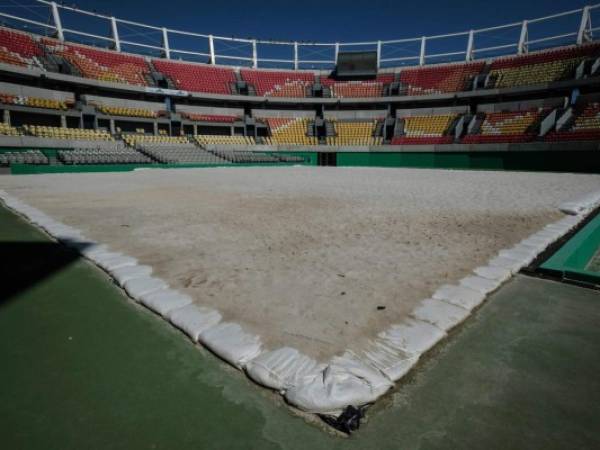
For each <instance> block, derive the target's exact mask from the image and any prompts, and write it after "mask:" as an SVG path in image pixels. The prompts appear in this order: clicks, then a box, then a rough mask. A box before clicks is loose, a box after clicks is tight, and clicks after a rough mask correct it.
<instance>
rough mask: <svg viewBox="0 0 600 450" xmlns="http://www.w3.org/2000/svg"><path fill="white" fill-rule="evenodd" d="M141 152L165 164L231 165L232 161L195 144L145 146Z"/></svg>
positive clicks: (141, 147)
mask: <svg viewBox="0 0 600 450" xmlns="http://www.w3.org/2000/svg"><path fill="white" fill-rule="evenodd" d="M139 150H140V151H141V152H143V153H145V154H146V155H148V156H150V157H151V158H152V159H155V160H156V161H158V162H161V163H165V164H186V163H187V164H229V163H230V161H229V160H226V159H224V158H221V157H219V156H217V155H215V154H214V153H211V152H208V151H206V150H204V149H202V148H199V147H197V146H195V145H194V144H191V143H188V144H179V145H172V144H162V145H157V144H153V145H147V144H143V145H141V146H140V147H139Z"/></svg>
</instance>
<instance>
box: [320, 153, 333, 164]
mask: <svg viewBox="0 0 600 450" xmlns="http://www.w3.org/2000/svg"><path fill="white" fill-rule="evenodd" d="M318 165H319V166H329V167H335V166H337V153H335V152H322V153H319V157H318Z"/></svg>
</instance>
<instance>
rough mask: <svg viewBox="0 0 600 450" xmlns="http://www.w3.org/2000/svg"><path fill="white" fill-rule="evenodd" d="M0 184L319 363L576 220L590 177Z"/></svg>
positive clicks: (229, 173)
mask: <svg viewBox="0 0 600 450" xmlns="http://www.w3.org/2000/svg"><path fill="white" fill-rule="evenodd" d="M0 188H2V189H5V190H6V191H7V192H9V193H10V194H12V195H15V196H16V197H18V198H19V199H21V200H22V201H24V202H26V203H28V204H29V205H31V206H34V207H36V208H39V209H40V210H42V211H43V212H45V213H46V214H48V215H50V216H51V217H52V218H54V219H56V220H60V221H62V222H64V223H65V224H67V225H71V226H74V227H76V228H78V229H80V230H81V231H82V232H83V233H84V235H85V236H87V237H89V238H92V239H94V240H96V241H98V242H101V243H105V244H108V245H109V246H110V248H111V249H112V250H115V251H118V252H123V253H125V254H127V255H129V256H133V257H135V258H137V259H138V261H139V262H140V263H141V264H145V265H149V266H151V267H152V268H153V269H154V275H155V276H157V277H160V278H162V279H163V280H165V281H166V282H168V283H169V285H170V286H171V287H172V288H175V289H177V290H180V291H182V292H185V293H186V294H189V295H190V296H192V298H193V299H194V301H195V302H197V303H198V304H201V305H204V306H209V307H213V308H215V309H217V310H218V311H219V312H220V313H221V314H222V315H223V318H224V320H226V321H232V322H237V323H239V324H241V325H242V326H243V327H244V329H246V330H248V331H250V332H252V333H254V334H256V335H259V336H260V337H261V339H262V342H263V344H264V345H265V347H266V348H271V349H274V348H278V347H281V346H291V347H294V348H297V349H299V350H301V351H302V352H304V353H305V354H306V355H308V356H310V357H313V358H315V359H317V360H318V361H326V360H329V359H330V358H331V357H333V356H334V355H338V354H340V353H342V352H343V351H344V350H345V349H347V348H349V347H351V348H360V347H361V345H362V344H363V343H366V342H367V340H368V339H370V338H372V337H373V336H375V335H376V334H377V333H378V332H380V331H382V330H384V329H385V328H386V327H388V326H389V325H391V324H395V323H400V322H401V321H402V319H403V318H405V317H406V316H407V315H408V314H410V312H411V311H412V310H413V309H414V308H415V306H416V305H418V303H419V302H421V301H422V300H424V299H427V298H429V297H431V295H432V294H433V293H434V291H435V290H436V289H437V288H438V287H439V286H440V285H442V284H445V283H456V282H458V280H460V279H461V278H463V277H465V276H467V275H469V273H470V272H471V271H472V270H473V269H474V268H475V267H477V266H480V265H485V264H486V262H487V261H488V260H489V259H490V258H492V257H493V256H494V255H495V254H496V253H497V252H498V251H499V250H501V249H505V248H509V247H511V246H512V245H515V244H516V243H517V242H519V241H520V240H522V239H524V238H526V237H527V236H529V235H531V234H532V233H534V232H536V231H537V230H539V229H541V228H542V227H543V226H544V225H546V224H548V223H551V222H554V221H556V220H558V219H560V218H561V217H563V216H564V215H563V214H562V213H560V212H559V211H558V210H557V206H558V205H559V204H560V203H561V202H563V201H565V200H569V199H571V198H574V197H577V196H579V195H581V194H584V193H587V192H589V191H593V190H597V189H598V188H600V177H598V176H592V175H572V174H554V173H548V174H541V173H511V172H473V171H435V170H410V169H377V168H302V167H295V168H243V169H240V168H215V169H196V170H145V171H136V172H133V173H102V174H60V175H39V176H21V177H3V178H2V179H0Z"/></svg>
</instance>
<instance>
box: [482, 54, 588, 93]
mask: <svg viewBox="0 0 600 450" xmlns="http://www.w3.org/2000/svg"><path fill="white" fill-rule="evenodd" d="M599 52H600V45H598V44H587V45H582V46H578V47H567V48H561V49H554V50H546V51H542V52H537V53H534V54H531V55H524V56H512V57H505V58H499V59H496V60H494V61H493V62H492V64H491V65H490V73H489V80H490V81H489V82H488V87H493V88H509V87H516V86H525V85H530V84H538V83H549V82H552V81H559V80H563V79H567V78H571V77H573V73H574V70H575V68H576V67H577V65H578V64H579V63H580V62H581V61H583V59H585V58H586V57H591V56H598V54H599Z"/></svg>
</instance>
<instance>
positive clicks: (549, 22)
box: [0, 0, 600, 70]
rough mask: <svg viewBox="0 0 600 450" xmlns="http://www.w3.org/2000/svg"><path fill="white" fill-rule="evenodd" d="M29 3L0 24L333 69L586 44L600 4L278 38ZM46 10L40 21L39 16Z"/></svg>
mask: <svg viewBox="0 0 600 450" xmlns="http://www.w3.org/2000/svg"><path fill="white" fill-rule="evenodd" d="M35 2H36V3H39V4H40V5H36V6H40V7H41V9H46V12H45V13H44V12H40V10H36V11H33V10H32V9H31V8H30V7H29V6H26V5H23V6H22V10H23V14H19V15H15V14H9V13H6V12H3V11H2V8H1V7H0V18H1V19H2V22H3V23H4V24H5V25H8V26H11V27H14V28H21V29H23V28H24V29H27V30H28V31H33V32H36V33H37V34H42V35H50V36H54V37H56V38H58V39H59V40H69V41H71V42H76V41H78V42H80V43H88V44H90V43H91V44H92V45H97V46H101V47H108V48H112V49H115V50H117V51H125V52H130V53H139V54H145V55H150V56H155V57H156V56H161V57H164V58H167V59H182V60H190V61H198V62H207V63H210V64H222V65H233V66H250V67H253V68H287V69H290V68H293V69H295V70H299V69H332V68H333V67H334V66H335V64H336V62H337V57H338V54H339V52H340V51H349V50H361V51H369V50H370V51H374V52H376V54H377V67H378V68H380V69H385V68H389V67H400V66H415V65H425V64H432V63H445V62H457V61H472V60H476V59H486V58H491V57H497V56H504V55H514V54H525V53H527V52H528V51H530V50H540V49H544V48H548V47H557V46H561V45H572V44H583V43H585V42H590V41H592V40H593V39H594V32H596V31H598V30H600V27H593V26H592V15H593V13H594V12H595V11H597V10H598V8H600V4H594V5H589V6H585V7H583V8H579V9H573V10H569V11H564V12H559V13H556V14H552V15H548V16H545V17H537V18H532V19H525V20H522V21H518V22H513V23H507V24H501V25H498V26H494V27H489V28H474V29H471V30H467V31H462V32H455V33H446V34H438V35H430V36H420V37H409V38H402V39H393V40H378V41H357V42H305V41H280V40H265V39H248V38H237V37H226V36H217V35H212V34H203V33H197V32H191V31H182V30H175V29H170V28H166V27H161V26H157V25H149V24H143V23H139V22H135V21H131V20H125V19H120V18H116V17H114V16H109V15H106V14H100V13H97V12H92V11H86V10H82V9H78V8H76V7H74V6H68V5H63V4H58V3H56V2H50V1H47V0H35ZM14 7H15V5H11V8H13V9H14ZM45 14H46V15H47V20H46V21H45V22H42V21H40V18H42V17H44V15H45ZM85 20H94V21H96V25H97V26H96V27H93V26H92V27H85V30H86V31H83V29H82V24H83V23H84V22H85ZM71 24H73V25H71ZM90 29H91V30H92V31H90ZM95 29H98V30H105V29H108V30H109V32H108V33H106V34H95V33H94V32H93V31H94V30H95ZM122 31H128V32H129V35H133V36H135V38H133V37H131V38H129V36H127V37H128V39H123V37H125V36H126V34H127V33H122ZM131 31H134V32H133V33H131ZM98 33H100V31H98ZM133 39H136V40H133Z"/></svg>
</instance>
